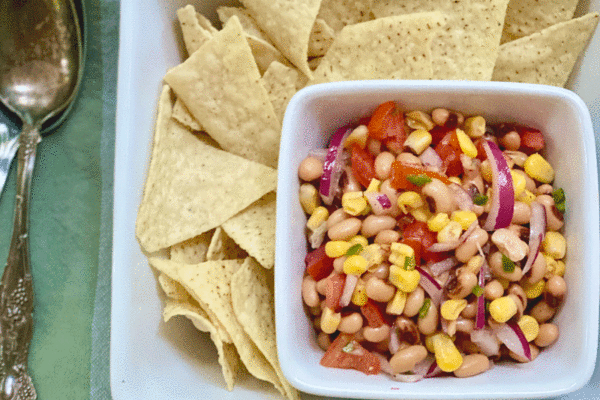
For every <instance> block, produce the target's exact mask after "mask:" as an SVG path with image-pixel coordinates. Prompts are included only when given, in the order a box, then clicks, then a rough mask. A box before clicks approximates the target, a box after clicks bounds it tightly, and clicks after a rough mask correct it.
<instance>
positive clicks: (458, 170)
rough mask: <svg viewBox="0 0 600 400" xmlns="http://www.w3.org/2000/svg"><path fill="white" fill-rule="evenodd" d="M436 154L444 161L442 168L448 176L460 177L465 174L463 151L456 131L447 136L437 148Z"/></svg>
mask: <svg viewBox="0 0 600 400" xmlns="http://www.w3.org/2000/svg"><path fill="white" fill-rule="evenodd" d="M434 150H435V152H436V153H437V154H438V155H439V156H440V158H441V159H442V168H444V169H445V170H446V175H448V176H459V175H462V173H463V167H462V163H461V162H460V155H461V153H462V150H461V149H460V144H459V143H458V136H457V135H456V131H452V132H451V133H447V134H446V136H444V138H443V139H442V140H441V141H440V142H439V143H438V144H437V146H435V148H434Z"/></svg>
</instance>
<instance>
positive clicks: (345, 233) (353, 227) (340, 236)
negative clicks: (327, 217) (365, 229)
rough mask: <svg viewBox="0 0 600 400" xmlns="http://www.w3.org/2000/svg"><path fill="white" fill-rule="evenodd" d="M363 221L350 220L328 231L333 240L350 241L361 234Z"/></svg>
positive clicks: (341, 222)
mask: <svg viewBox="0 0 600 400" xmlns="http://www.w3.org/2000/svg"><path fill="white" fill-rule="evenodd" d="M361 226H362V221H361V220H360V219H358V218H348V219H345V220H343V221H340V222H338V223H337V224H335V225H333V226H332V227H331V228H329V230H328V231H327V236H329V239H331V240H349V239H350V238H352V237H353V236H356V235H357V234H358V232H360V228H361Z"/></svg>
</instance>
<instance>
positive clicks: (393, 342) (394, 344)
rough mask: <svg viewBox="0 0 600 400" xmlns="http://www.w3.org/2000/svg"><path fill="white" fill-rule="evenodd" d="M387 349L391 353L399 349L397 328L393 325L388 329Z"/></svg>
mask: <svg viewBox="0 0 600 400" xmlns="http://www.w3.org/2000/svg"><path fill="white" fill-rule="evenodd" d="M388 350H389V351H390V353H392V355H394V354H396V353H397V352H398V351H399V350H400V336H399V335H398V328H396V326H393V327H392V329H390V341H389V343H388Z"/></svg>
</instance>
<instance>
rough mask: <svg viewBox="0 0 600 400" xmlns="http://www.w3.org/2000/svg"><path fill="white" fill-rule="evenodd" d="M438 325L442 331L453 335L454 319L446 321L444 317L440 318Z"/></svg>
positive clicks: (454, 331)
mask: <svg viewBox="0 0 600 400" xmlns="http://www.w3.org/2000/svg"><path fill="white" fill-rule="evenodd" d="M440 325H442V332H444V333H445V334H446V335H448V336H454V334H455V333H456V320H455V319H454V320H452V321H448V320H447V319H445V318H441V320H440Z"/></svg>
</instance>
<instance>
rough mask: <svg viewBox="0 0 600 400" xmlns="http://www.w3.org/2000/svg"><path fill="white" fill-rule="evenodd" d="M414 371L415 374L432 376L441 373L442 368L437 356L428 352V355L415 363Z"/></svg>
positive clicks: (425, 376)
mask: <svg viewBox="0 0 600 400" xmlns="http://www.w3.org/2000/svg"><path fill="white" fill-rule="evenodd" d="M412 372H413V374H415V375H423V377H424V378H432V377H434V376H436V375H439V374H440V373H441V372H442V370H441V369H440V367H438V365H437V362H436V361H435V356H434V355H433V354H427V357H425V359H424V360H423V361H421V362H419V363H417V365H415V367H414V368H413V370H412Z"/></svg>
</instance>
